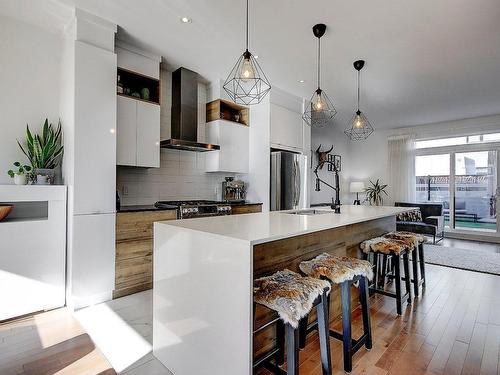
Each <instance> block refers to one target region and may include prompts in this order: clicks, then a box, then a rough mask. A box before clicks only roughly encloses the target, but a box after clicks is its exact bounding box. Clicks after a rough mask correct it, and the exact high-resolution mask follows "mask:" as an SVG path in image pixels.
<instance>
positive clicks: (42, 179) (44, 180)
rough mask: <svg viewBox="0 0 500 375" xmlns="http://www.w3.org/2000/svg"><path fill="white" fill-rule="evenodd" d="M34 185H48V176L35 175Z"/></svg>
mask: <svg viewBox="0 0 500 375" xmlns="http://www.w3.org/2000/svg"><path fill="white" fill-rule="evenodd" d="M36 184H37V185H49V176H44V175H42V174H37V175H36Z"/></svg>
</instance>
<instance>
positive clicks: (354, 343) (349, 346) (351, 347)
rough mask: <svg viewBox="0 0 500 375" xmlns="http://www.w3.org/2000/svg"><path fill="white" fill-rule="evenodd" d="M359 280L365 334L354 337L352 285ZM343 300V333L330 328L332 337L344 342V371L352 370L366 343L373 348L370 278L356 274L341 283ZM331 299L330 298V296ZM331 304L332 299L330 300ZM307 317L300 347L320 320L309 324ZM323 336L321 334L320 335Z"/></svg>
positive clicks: (301, 333)
mask: <svg viewBox="0 0 500 375" xmlns="http://www.w3.org/2000/svg"><path fill="white" fill-rule="evenodd" d="M357 281H359V302H360V304H361V311H362V316H363V335H361V337H360V338H358V339H353V338H352V326H351V320H352V317H351V286H352V284H353V283H355V282H357ZM339 285H340V290H341V301H342V333H340V332H336V331H334V330H332V329H329V330H328V332H329V335H330V337H333V338H335V339H337V340H340V341H342V342H343V354H344V371H345V372H347V373H350V372H351V371H352V357H353V355H354V354H355V353H356V352H357V351H358V350H359V349H360V348H361V347H362V346H363V345H364V346H365V348H366V349H367V350H370V349H371V348H372V345H373V343H372V331H371V321H370V307H369V301H368V279H367V278H366V277H364V276H356V277H355V278H354V279H353V280H347V281H344V282H343V283H340V284H339ZM328 299H329V298H328ZM328 306H330V301H328ZM307 323H308V322H307V318H304V319H302V320H301V322H300V344H299V346H300V349H304V348H305V344H306V336H307V335H308V334H309V333H311V332H313V331H315V330H317V329H318V322H317V321H315V322H312V323H311V324H309V325H308V324H307ZM320 337H321V336H320Z"/></svg>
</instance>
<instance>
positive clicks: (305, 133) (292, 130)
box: [270, 89, 311, 154]
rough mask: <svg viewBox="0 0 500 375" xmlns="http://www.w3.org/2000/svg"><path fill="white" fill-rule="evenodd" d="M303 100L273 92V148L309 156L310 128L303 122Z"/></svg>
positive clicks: (271, 109)
mask: <svg viewBox="0 0 500 375" xmlns="http://www.w3.org/2000/svg"><path fill="white" fill-rule="evenodd" d="M302 104H303V101H302V99H301V98H298V97H295V96H293V95H291V94H288V93H286V92H283V91H281V90H279V89H273V91H271V105H270V112H271V113H270V119H271V134H270V136H271V137H270V138H271V147H273V148H277V149H283V150H290V151H296V152H301V153H304V154H307V153H308V151H309V148H310V147H309V146H308V144H309V143H310V133H311V129H310V127H309V126H308V125H307V124H306V123H305V122H304V121H303V120H302Z"/></svg>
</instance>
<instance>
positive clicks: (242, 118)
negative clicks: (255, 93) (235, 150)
mask: <svg viewBox="0 0 500 375" xmlns="http://www.w3.org/2000/svg"><path fill="white" fill-rule="evenodd" d="M206 109H207V122H210V121H215V120H226V121H231V122H235V123H238V124H241V125H246V126H250V110H249V109H248V107H244V106H242V105H238V104H236V103H233V102H230V101H228V100H224V99H217V100H214V101H212V102H210V103H207V106H206ZM236 118H238V121H236Z"/></svg>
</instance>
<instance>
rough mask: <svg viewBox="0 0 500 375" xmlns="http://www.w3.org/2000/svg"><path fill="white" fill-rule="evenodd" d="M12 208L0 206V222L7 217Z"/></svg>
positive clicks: (10, 206)
mask: <svg viewBox="0 0 500 375" xmlns="http://www.w3.org/2000/svg"><path fill="white" fill-rule="evenodd" d="M12 208H14V206H12V205H0V221H2V220H3V219H5V218H6V217H7V216H9V214H10V212H11V211H12Z"/></svg>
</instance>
